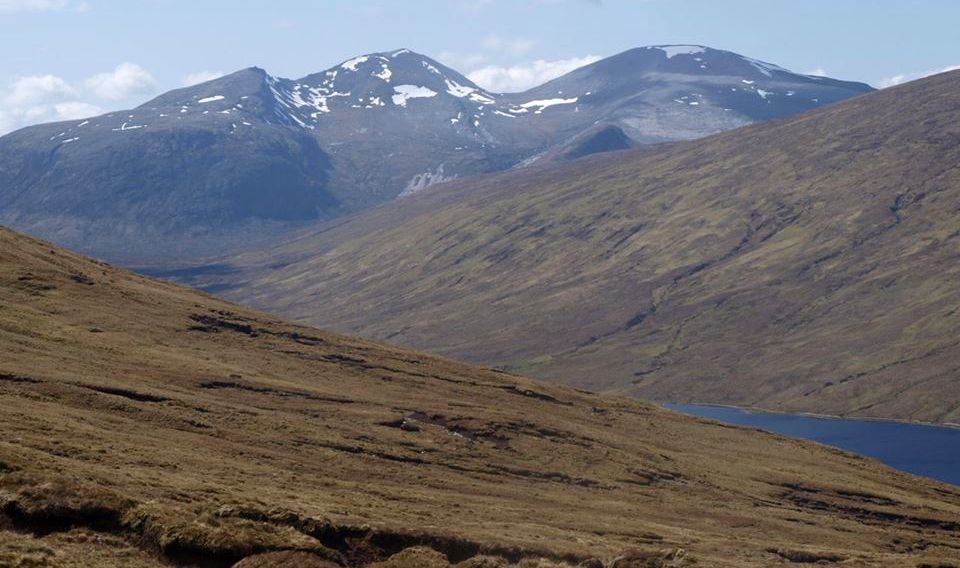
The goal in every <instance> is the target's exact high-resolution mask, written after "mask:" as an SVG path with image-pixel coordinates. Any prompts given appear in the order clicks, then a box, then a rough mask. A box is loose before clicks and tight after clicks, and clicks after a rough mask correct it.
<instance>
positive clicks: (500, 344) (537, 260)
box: [192, 73, 960, 422]
mask: <svg viewBox="0 0 960 568" xmlns="http://www.w3.org/2000/svg"><path fill="white" fill-rule="evenodd" d="M958 124H960V73H948V74H943V75H939V76H935V77H931V78H928V79H923V80H920V81H916V82H914V83H910V84H907V85H904V86H900V87H897V88H893V89H887V90H884V91H880V92H876V93H872V94H869V95H865V96H862V97H858V98H856V99H852V100H849V101H845V102H842V103H838V104H836V105H833V106H831V107H828V108H823V109H819V110H816V111H813V112H809V113H805V114H802V115H798V116H795V117H791V118H786V119H781V120H777V121H773V122H770V123H765V124H760V125H754V126H749V127H745V128H742V129H738V130H735V131H732V132H728V133H724V134H721V135H717V136H714V137H710V138H707V139H704V140H700V141H694V142H689V143H680V144H674V145H671V146H666V147H661V148H647V149H642V150H635V151H632V153H631V152H629V151H628V152H621V153H616V154H613V155H605V156H597V157H588V158H584V159H583V160H581V161H578V162H576V163H572V164H567V165H564V166H560V167H545V168H541V169H537V170H533V171H523V172H511V173H508V174H505V175H498V176H491V177H487V178H481V179H477V180H473V181H470V182H463V183H461V184H456V185H455V186H450V187H448V188H445V191H444V192H442V193H441V192H434V193H433V194H432V195H425V196H422V197H421V198H419V199H411V200H407V201H405V202H401V203H396V204H391V205H389V206H386V207H383V208H381V209H379V210H375V211H372V212H369V213H367V214H363V215H359V216H356V217H353V218H350V219H348V220H346V221H342V222H340V223H338V224H336V225H330V226H327V227H325V228H324V229H323V230H320V231H316V232H313V233H306V234H304V235H301V236H300V237H299V238H297V239H294V240H291V241H290V242H288V243H285V244H283V245H280V246H276V247H272V248H270V249H268V250H266V251H263V252H258V253H250V254H247V255H244V256H240V257H236V258H233V259H229V261H228V262H227V264H228V265H231V266H232V269H233V270H234V271H235V272H234V273H233V274H230V275H226V276H223V275H220V276H213V277H203V276H201V277H199V278H195V279H194V280H192V281H193V282H194V283H197V284H201V285H202V284H210V283H215V284H217V285H219V286H220V287H221V289H223V290H224V293H225V294H227V295H228V296H229V297H231V298H233V299H236V300H239V301H241V302H245V303H249V304H252V305H256V306H259V307H264V308H267V309H270V310H272V311H274V312H277V313H283V314H285V315H287V316H291V317H294V318H298V319H300V320H303V321H307V322H311V323H315V324H320V325H323V326H328V327H332V328H334V329H338V330H341V331H346V332H351V333H359V334H362V335H364V336H369V337H375V338H384V339H389V340H390V341H394V342H398V343H401V344H406V345H410V346H415V347H418V348H425V349H429V350H433V351H437V352H440V353H444V354H448V355H452V356H455V357H458V358H465V359H468V360H471V361H477V362H485V363H487V364H496V365H503V366H506V367H507V368H509V369H512V370H517V371H522V372H525V373H528V374H533V375H536V376H539V377H544V378H549V379H555V380H560V381H563V382H566V383H569V384H573V385H577V386H580V387H586V388H589V389H596V390H609V391H617V392H623V393H631V394H637V395H640V396H642V397H648V398H653V399H656V400H662V401H672V402H711V403H728V404H737V405H745V406H758V407H764V408H769V409H778V410H788V411H810V412H819V413H827V414H836V415H849V416H865V417H884V418H899V419H911V420H925V421H934V422H960V390H958V388H957V382H956V374H957V370H958V369H960V343H958V341H957V337H958V335H960V286H958V285H957V278H958V272H957V266H960V264H958V262H957V260H958V254H960V221H958V216H957V212H958V211H960V169H958V168H957V164H958V163H960V130H958ZM201 272H202V271H201ZM358 306H362V309H358Z"/></svg>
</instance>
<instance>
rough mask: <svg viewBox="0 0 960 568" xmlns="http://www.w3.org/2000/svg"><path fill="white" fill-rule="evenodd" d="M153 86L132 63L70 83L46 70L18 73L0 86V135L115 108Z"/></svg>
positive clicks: (148, 90) (151, 80)
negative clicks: (24, 75)
mask: <svg viewBox="0 0 960 568" xmlns="http://www.w3.org/2000/svg"><path fill="white" fill-rule="evenodd" d="M2 1H4V0H0V2H2ZM154 87H155V82H154V80H153V77H152V76H150V74H149V73H147V72H146V71H144V70H143V69H141V68H140V67H139V66H137V65H134V64H133V63H122V64H120V65H118V66H117V68H116V69H114V70H113V71H111V72H109V73H100V74H97V75H94V76H93V77H90V78H89V79H87V80H85V81H80V82H77V83H73V84H72V83H71V82H69V81H67V80H65V79H63V78H61V77H57V76H56V75H49V74H48V75H28V76H26V77H18V78H16V79H14V80H13V81H12V82H11V83H10V85H9V86H8V87H7V88H6V89H4V88H3V87H2V86H0V135H2V134H5V133H7V132H10V131H11V130H16V129H18V128H21V127H24V126H29V125H31V124H38V123H41V122H53V121H60V120H74V119H78V118H86V117H89V116H94V115H98V114H102V113H103V112H104V108H103V106H110V107H114V108H115V107H116V106H117V105H118V104H122V103H121V101H123V102H126V99H127V98H129V97H133V96H137V95H143V94H147V93H149V92H152V91H153V89H154ZM104 102H105V103H106V104H103V103H104Z"/></svg>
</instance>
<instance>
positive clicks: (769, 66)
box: [740, 55, 792, 77]
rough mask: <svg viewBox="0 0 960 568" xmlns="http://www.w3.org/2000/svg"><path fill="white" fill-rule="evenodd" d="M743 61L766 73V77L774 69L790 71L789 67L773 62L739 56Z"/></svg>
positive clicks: (782, 71) (770, 74)
mask: <svg viewBox="0 0 960 568" xmlns="http://www.w3.org/2000/svg"><path fill="white" fill-rule="evenodd" d="M740 57H741V58H742V59H743V60H744V61H746V62H747V63H749V64H750V65H753V66H754V67H755V68H756V69H757V70H758V71H760V72H761V73H763V74H764V75H766V76H767V77H773V72H774V71H779V72H780V73H792V71H790V70H789V69H784V68H783V67H780V66H779V65H774V64H773V63H767V62H766V61H760V60H759V59H752V58H750V57H744V56H742V55H741V56H740Z"/></svg>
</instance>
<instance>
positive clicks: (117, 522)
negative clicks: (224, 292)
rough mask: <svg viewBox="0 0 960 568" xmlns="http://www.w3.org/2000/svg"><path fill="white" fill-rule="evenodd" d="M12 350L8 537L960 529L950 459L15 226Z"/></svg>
mask: <svg viewBox="0 0 960 568" xmlns="http://www.w3.org/2000/svg"><path fill="white" fill-rule="evenodd" d="M0 350H2V352H3V354H4V356H3V360H2V362H0V428H2V431H3V432H4V437H3V439H2V440H0V563H4V562H6V563H13V565H29V566H92V565H95V566H138V567H139V566H143V567H154V566H159V565H160V564H158V562H160V561H163V562H173V563H175V564H181V565H197V566H229V565H230V564H232V563H233V562H235V561H238V560H240V559H244V558H246V560H244V564H243V566H272V565H277V566H279V565H284V564H282V562H287V563H288V564H289V565H308V562H309V563H310V565H313V564H316V565H329V564H325V563H324V561H326V562H333V563H334V564H345V565H348V566H356V565H366V564H368V563H370V562H373V561H376V560H381V559H383V558H385V557H386V556H388V555H390V554H392V553H395V552H398V551H400V550H401V549H404V548H407V547H410V546H414V545H427V546H430V547H432V548H434V549H436V550H439V551H440V552H442V553H443V555H445V556H446V558H444V556H439V557H437V556H431V555H430V553H427V552H424V551H418V550H408V551H406V552H404V553H403V554H404V555H403V556H401V557H398V558H396V559H394V561H392V563H391V564H389V565H391V566H398V567H403V566H415V565H423V564H422V563H421V564H417V563H416V562H417V559H418V558H420V559H421V560H422V561H425V560H423V559H424V558H426V559H428V560H430V562H431V563H432V564H431V565H434V566H440V567H443V566H445V565H446V562H447V561H448V560H451V561H458V562H459V561H462V560H465V559H470V558H474V564H471V565H474V566H476V565H484V566H502V565H503V564H504V562H518V561H520V560H522V559H524V558H541V557H544V558H551V559H553V560H554V561H556V562H577V561H579V560H580V559H583V558H587V557H590V556H595V557H600V558H605V559H611V558H612V557H613V556H614V555H615V554H616V553H617V552H618V551H621V550H624V549H628V548H629V549H635V552H634V553H633V556H632V558H634V559H635V562H634V563H633V564H626V565H625V564H623V561H621V563H620V564H618V565H617V566H638V567H639V566H661V565H670V566H692V565H700V566H730V567H733V566H738V567H742V566H768V565H770V564H771V563H774V562H779V561H782V560H784V559H787V558H807V559H823V560H825V561H826V560H831V559H832V560H833V561H836V560H839V559H845V560H846V561H847V565H850V566H903V565H905V564H910V565H914V564H919V563H921V562H927V563H930V564H931V565H935V564H936V563H943V562H946V561H947V559H948V558H950V556H951V555H952V554H953V553H954V552H955V551H956V550H957V549H958V547H960V540H958V534H960V533H958V531H957V522H958V518H960V493H958V492H957V491H956V490H955V489H953V488H951V487H948V486H946V485H943V484H938V483H935V482H932V481H928V480H923V479H919V478H914V477H911V476H908V475H905V474H901V473H897V472H895V471H892V470H890V469H888V468H886V467H883V466H881V465H880V464H877V463H875V462H873V461H870V460H866V459H863V458H859V457H856V456H853V455H850V454H848V453H845V452H840V451H835V450H831V449H828V448H824V447H821V446H817V445H814V444H810V443H805V442H801V441H796V440H791V439H787V438H783V437H780V436H774V435H769V434H765V433H762V432H758V431H755V430H748V429H740V428H730V427H724V426H720V425H717V424H714V423H710V422H707V421H703V420H698V419H693V418H689V417H684V416H681V415H678V414H674V413H671V412H667V411H664V410H661V409H658V408H656V407H654V406H651V405H649V404H644V403H640V402H637V401H632V400H629V399H624V398H606V397H601V396H597V395H592V394H587V393H583V392H579V391H575V390H573V389H570V388H566V387H559V386H550V385H546V384H541V383H538V382H535V381H531V380H528V379H525V378H521V377H518V376H513V375H509V374H504V373H501V372H495V371H492V370H488V369H482V368H477V367H471V366H467V365H463V364H460V363H456V362H453V361H449V360H445V359H440V358H436V357H433V356H429V355H426V354H422V353H416V352H413V351H408V350H403V349H397V348H392V347H388V346H384V345H378V344H375V343H370V342H367V341H363V340H359V339H350V338H345V337H341V336H337V335H333V334H329V333H326V332H322V331H319V330H316V329H311V328H306V327H302V326H297V325H294V324H290V323H287V322H284V321H280V320H277V319H275V318H272V317H269V316H266V315H263V314H261V313H257V312H253V311H250V310H248V309H245V308H241V307H238V306H234V305H231V304H228V303H225V302H222V301H220V300H216V299H214V298H211V297H209V296H205V295H202V294H199V293H197V292H194V291H191V290H187V289H183V288H179V287H176V286H173V285H170V284H165V283H160V282H156V281H152V280H149V279H146V278H143V277H139V276H135V275H132V274H130V273H127V272H125V271H122V270H118V269H116V268H113V267H110V266H108V265H104V264H101V263H97V262H94V261H91V260H88V259H85V258H82V257H79V256H76V255H74V254H71V253H68V252H66V251H63V250H61V249H56V248H54V247H52V246H51V245H49V244H47V243H44V242H41V241H35V240H32V239H29V238H25V237H21V236H18V235H16V234H14V233H11V232H9V231H6V230H0ZM284 551H285V552H284ZM270 552H278V554H273V555H270V556H262V557H259V558H257V557H256V555H258V554H262V553H270ZM480 553H485V554H489V555H494V556H502V557H504V558H505V559H506V560H502V561H496V562H492V561H483V560H482V558H479V557H476V555H477V554H480ZM666 557H668V558H669V560H664V561H661V560H662V558H666ZM643 558H647V560H642V559H643ZM307 559H310V560H309V561H308V560H307ZM658 559H661V560H658ZM18 562H19V563H20V564H17V563H18ZM532 565H533V564H529V563H528V564H525V566H532ZM540 565H541V566H549V565H550V563H546V564H540ZM608 566H609V564H608Z"/></svg>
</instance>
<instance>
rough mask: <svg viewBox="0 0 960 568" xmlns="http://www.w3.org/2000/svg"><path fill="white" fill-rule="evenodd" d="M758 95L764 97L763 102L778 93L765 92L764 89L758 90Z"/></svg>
mask: <svg viewBox="0 0 960 568" xmlns="http://www.w3.org/2000/svg"><path fill="white" fill-rule="evenodd" d="M757 94H758V95H760V96H761V97H763V100H767V97H769V96H770V95H774V94H776V93H773V92H771V91H764V90H763V89H757Z"/></svg>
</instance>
